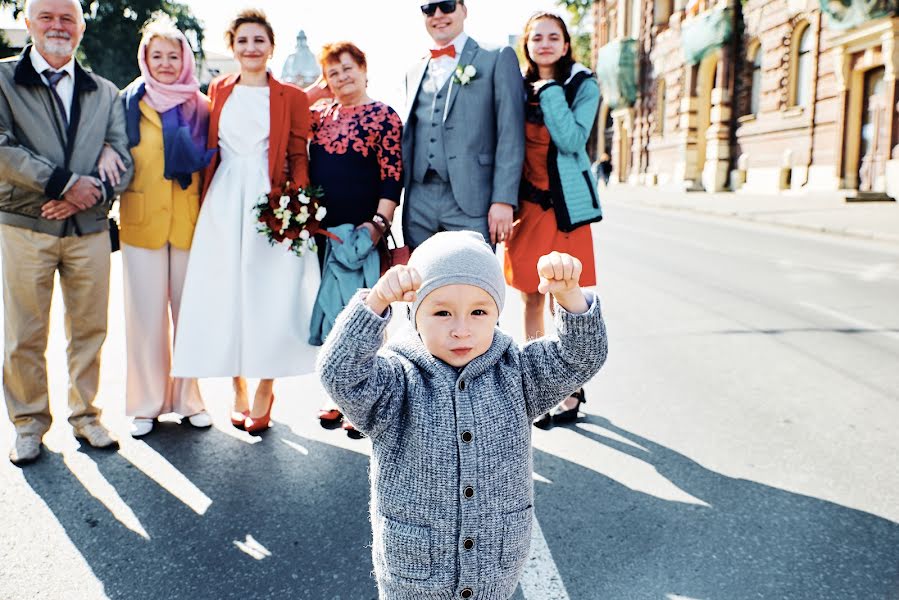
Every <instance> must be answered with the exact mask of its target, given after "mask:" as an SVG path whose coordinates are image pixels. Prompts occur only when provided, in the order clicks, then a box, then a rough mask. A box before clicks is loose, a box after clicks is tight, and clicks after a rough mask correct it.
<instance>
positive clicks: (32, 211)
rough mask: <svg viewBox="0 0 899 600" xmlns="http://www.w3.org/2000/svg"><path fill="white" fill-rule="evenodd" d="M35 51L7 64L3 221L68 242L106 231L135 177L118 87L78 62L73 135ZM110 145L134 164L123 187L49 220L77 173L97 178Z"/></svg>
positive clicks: (1, 119) (0, 102) (0, 153)
mask: <svg viewBox="0 0 899 600" xmlns="http://www.w3.org/2000/svg"><path fill="white" fill-rule="evenodd" d="M32 51H33V50H32V47H31V46H28V47H27V48H25V50H24V51H23V52H22V54H21V55H19V56H18V57H14V58H10V59H5V60H2V61H0V223H4V224H7V225H13V226H16V227H24V228H26V229H32V230H34V231H39V232H42V233H48V234H51V235H57V236H61V237H62V236H68V235H83V234H88V233H96V232H99V231H105V230H106V229H108V228H109V224H108V220H107V213H108V211H109V206H110V204H111V203H112V201H113V200H114V199H115V196H116V194H118V193H121V192H122V191H124V189H125V187H126V186H127V185H128V182H129V181H131V175H132V163H131V155H130V154H129V152H128V139H127V137H126V134H125V111H124V108H123V107H122V103H121V101H120V100H119V98H118V90H117V89H116V87H115V85H113V83H112V82H110V81H107V80H106V79H103V78H102V77H99V76H97V75H94V74H92V73H88V72H87V71H85V70H84V69H82V68H81V66H80V65H78V64H77V63H76V64H75V92H74V96H73V98H72V110H71V114H72V124H71V126H70V127H69V129H68V130H66V129H65V127H64V125H63V124H64V122H65V121H64V120H63V116H62V115H61V114H60V112H59V108H58V107H57V105H56V103H55V102H54V100H53V98H52V96H51V94H50V88H49V87H47V85H46V84H45V83H44V81H43V79H41V76H40V75H39V74H38V73H37V72H36V71H35V70H34V67H33V66H32V64H31V59H30V58H29V53H30V52H32ZM104 142H105V143H108V144H109V145H110V146H112V148H113V149H114V150H115V151H116V152H118V153H119V155H120V156H121V157H122V159H123V160H124V162H125V165H126V166H127V169H128V170H127V172H126V173H125V174H124V175H123V176H122V181H121V182H120V184H119V185H118V186H117V187H116V188H113V187H112V186H110V185H108V184H107V185H106V186H105V190H104V201H101V202H99V203H98V204H96V205H95V206H93V207H91V208H89V209H87V210H83V211H81V212H79V213H76V214H75V215H73V216H71V217H69V218H68V219H65V220H63V221H53V220H47V219H44V218H42V217H41V206H43V205H44V204H45V203H46V202H47V201H48V200H51V199H54V200H55V199H59V198H60V197H61V196H62V191H63V189H64V188H65V186H66V184H67V183H68V181H69V179H70V178H71V176H72V174H73V173H77V174H79V175H96V172H97V171H96V165H97V159H98V158H99V156H100V151H101V150H102V149H103V144H104Z"/></svg>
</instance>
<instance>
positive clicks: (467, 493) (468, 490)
mask: <svg viewBox="0 0 899 600" xmlns="http://www.w3.org/2000/svg"><path fill="white" fill-rule="evenodd" d="M462 493H463V494H465V497H466V498H471V497H472V496H474V488H473V487H471V486H470V485H469V486H468V487H466V488H465V489H464V490H462Z"/></svg>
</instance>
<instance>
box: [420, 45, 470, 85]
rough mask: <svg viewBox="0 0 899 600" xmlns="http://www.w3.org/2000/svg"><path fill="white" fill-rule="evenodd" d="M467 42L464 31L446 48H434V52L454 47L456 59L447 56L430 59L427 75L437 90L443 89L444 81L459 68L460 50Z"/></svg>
mask: <svg viewBox="0 0 899 600" xmlns="http://www.w3.org/2000/svg"><path fill="white" fill-rule="evenodd" d="M467 41H468V34H467V33H465V32H464V31H463V32H462V33H460V34H459V35H458V36H457V37H456V39H454V40H453V41H452V42H450V43H449V44H447V45H446V46H441V47H440V48H435V50H441V49H443V48H449V47H450V46H455V47H456V57H455V58H450V57H449V56H441V57H439V58H432V59H430V61H428V75H430V76H431V78H432V79H433V80H434V81H435V82H436V83H437V89H438V90H439V89H440V88H442V87H443V85H444V84H445V83H446V80H447V79H449V78H450V75H452V74H453V72H454V71H455V70H456V67H458V66H459V59H460V58H462V50H463V49H465V42H467Z"/></svg>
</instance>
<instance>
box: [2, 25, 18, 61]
mask: <svg viewBox="0 0 899 600" xmlns="http://www.w3.org/2000/svg"><path fill="white" fill-rule="evenodd" d="M14 53H15V50H13V49H12V48H11V47H10V46H9V41H7V39H6V36H5V35H3V32H2V31H0V58H6V57H7V56H12V55H13V54H14Z"/></svg>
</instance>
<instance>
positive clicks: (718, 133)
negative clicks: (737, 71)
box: [702, 44, 733, 192]
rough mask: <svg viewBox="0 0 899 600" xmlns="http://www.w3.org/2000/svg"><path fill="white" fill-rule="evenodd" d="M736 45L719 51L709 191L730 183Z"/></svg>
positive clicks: (706, 177)
mask: <svg viewBox="0 0 899 600" xmlns="http://www.w3.org/2000/svg"><path fill="white" fill-rule="evenodd" d="M731 48H732V46H731V45H730V44H726V45H725V46H723V47H722V48H721V50H720V51H719V52H720V54H719V59H718V64H717V66H716V68H717V73H716V75H715V81H716V82H717V87H715V88H713V89H712V109H711V114H710V115H709V128H708V130H707V131H706V147H705V167H704V168H703V170H702V187H703V188H705V190H706V191H707V192H720V191H723V190H724V189H726V187H727V175H728V173H729V172H730V117H731V99H732V98H733V85H732V78H731V77H730V72H731V60H732V58H731V56H732V54H733V53H732V52H731Z"/></svg>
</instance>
